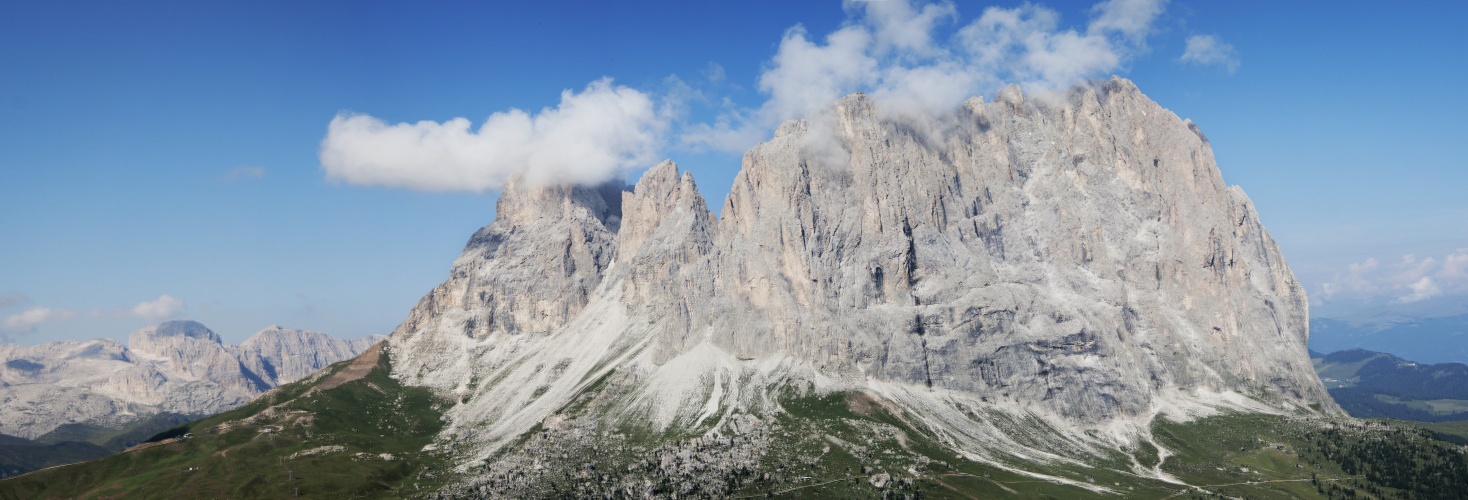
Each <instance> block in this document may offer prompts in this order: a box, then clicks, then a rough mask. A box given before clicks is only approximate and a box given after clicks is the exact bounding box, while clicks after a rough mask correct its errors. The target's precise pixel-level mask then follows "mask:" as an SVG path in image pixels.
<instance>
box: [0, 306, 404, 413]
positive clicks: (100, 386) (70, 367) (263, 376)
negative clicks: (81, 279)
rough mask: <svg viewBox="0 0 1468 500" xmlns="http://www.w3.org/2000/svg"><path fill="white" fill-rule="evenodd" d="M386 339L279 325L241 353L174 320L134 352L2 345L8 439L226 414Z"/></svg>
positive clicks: (131, 342) (102, 342) (66, 344)
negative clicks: (166, 416)
mask: <svg viewBox="0 0 1468 500" xmlns="http://www.w3.org/2000/svg"><path fill="white" fill-rule="evenodd" d="M382 339H383V337H382V336H380V335H373V336H370V337H366V338H362V339H355V340H343V339H337V338H333V337H330V336H327V335H326V334H323V333H321V332H312V331H306V330H295V329H290V328H282V327H279V326H272V327H270V328H267V329H265V330H262V331H261V332H259V333H257V334H255V335H254V336H252V337H250V338H249V339H248V340H246V341H245V342H244V343H242V344H240V345H238V346H235V345H230V344H225V343H223V341H222V340H221V339H220V337H219V335H218V334H216V333H214V331H212V330H210V329H209V328H207V327H205V326H204V325H202V324H200V323H198V322H194V321H170V322H167V323H162V324H159V325H154V326H150V327H147V328H143V329H141V330H138V331H136V332H133V333H132V335H131V336H129V338H128V343H127V344H126V345H124V344H123V343H122V342H118V341H116V340H112V339H99V340H92V341H87V342H77V341H62V342H50V343H46V344H40V345H35V346H20V345H15V344H0V363H3V364H0V402H3V405H0V434H8V435H12V436H19V437H24V438H34V437H37V436H41V435H43V434H45V433H47V432H50V431H51V430H53V429H55V428H56V427H58V426H61V425H63V424H71V423H87V424H92V425H99V426H103V427H120V426H123V425H126V424H127V423H128V422H130V421H134V420H137V419H139V418H145V417H147V416H149V415H153V414H156V413H159V412H171V413H179V414H185V415H203V414H212V413H218V412H220V411H224V410H228V409H230V408H234V407H236V406H239V405H241V404H244V403H246V402H248V401H249V400H250V399H251V398H253V397H255V396H258V395H259V394H260V393H262V392H264V391H266V390H269V389H271V388H273V387H275V386H277V385H280V384H285V383H289V382H292V381H295V380H296V379H299V378H301V377H304V376H306V375H309V374H311V373H312V372H315V371H316V370H319V369H321V368H324V367H326V366H327V365H329V364H331V363H335V362H337V361H341V360H343V359H348V358H351V357H353V356H356V355H357V354H358V353H361V352H362V351H364V350H366V349H367V348H368V347H371V346H372V344H375V343H377V342H379V341H381V340H382Z"/></svg>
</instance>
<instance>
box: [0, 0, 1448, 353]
mask: <svg viewBox="0 0 1468 500" xmlns="http://www.w3.org/2000/svg"><path fill="white" fill-rule="evenodd" d="M1121 3H1132V4H1138V5H1142V6H1144V7H1146V6H1151V7H1155V8H1156V10H1157V12H1154V13H1153V14H1150V15H1148V16H1145V21H1146V23H1145V24H1144V25H1142V26H1140V27H1134V28H1135V29H1131V30H1130V31H1124V30H1116V31H1110V32H1107V31H1104V30H1102V29H1101V27H1098V26H1100V25H1099V24H1098V21H1097V20H1098V19H1099V18H1101V17H1102V16H1104V15H1105V13H1106V12H1110V11H1107V10H1104V9H1098V8H1097V4H1096V3H1094V2H1057V1H1052V2H1038V3H1035V4H1033V5H1031V6H1029V7H1025V6H1024V5H1025V4H1021V3H1017V2H1000V3H970V2H962V3H953V4H937V5H936V6H934V7H932V8H933V9H937V10H934V11H932V12H936V13H937V14H939V15H938V16H937V20H936V21H933V22H932V23H931V26H930V27H931V30H930V31H927V34H928V35H929V36H930V37H931V40H930V44H929V46H927V48H929V49H931V48H934V47H937V48H938V49H942V50H947V49H946V48H951V47H952V46H953V45H954V44H956V43H958V42H956V40H958V39H959V38H960V34H961V33H960V32H961V31H962V30H963V28H964V27H965V26H969V25H970V24H971V23H973V22H975V20H976V19H979V18H980V17H983V16H985V14H986V9H987V8H989V7H995V8H997V9H1003V10H1001V11H995V12H996V13H1005V12H1010V13H1015V14H1016V15H1018V16H1019V19H1022V20H1028V21H1035V20H1036V19H1037V18H1038V17H1043V16H1044V11H1041V10H1037V9H1040V8H1043V9H1048V10H1050V11H1053V13H1054V14H1055V15H1056V16H1058V21H1057V24H1055V25H1054V26H1051V27H1043V26H1042V27H1041V28H1036V29H1039V31H1040V32H1042V33H1043V34H1046V35H1047V36H1050V35H1054V36H1056V37H1060V36H1061V35H1064V34H1065V33H1067V32H1069V33H1072V34H1075V35H1077V36H1081V37H1084V36H1089V35H1090V34H1092V33H1103V34H1104V35H1105V36H1103V37H1101V38H1092V39H1089V40H1092V41H1097V40H1102V41H1104V42H1105V43H1109V44H1110V45H1108V47H1109V48H1110V50H1111V55H1115V56H1117V61H1116V62H1115V63H1114V64H1110V65H1106V64H1101V65H1096V64H1090V65H1086V64H1079V65H1077V66H1075V67H1078V68H1081V70H1080V71H1081V73H1080V74H1081V75H1082V76H1085V77H1106V76H1109V75H1111V74H1118V75H1121V76H1123V77H1126V78H1130V79H1132V80H1133V81H1134V82H1136V83H1137V85H1138V86H1139V87H1140V88H1141V89H1142V91H1143V92H1144V93H1146V94H1147V95H1148V96H1150V97H1151V98H1152V99H1154V100H1156V101H1157V102H1159V103H1160V104H1161V105H1162V106H1164V107H1167V108H1169V109H1171V110H1173V111H1174V112H1176V113H1177V114H1178V115H1179V116H1182V117H1185V118H1190V119H1192V120H1193V121H1195V122H1197V123H1198V124H1199V125H1200V126H1201V127H1202V129H1203V131H1204V132H1205V133H1206V134H1207V135H1208V137H1209V139H1210V141H1211V143H1212V144H1213V147H1214V152H1215V154H1216V157H1217V159H1218V161H1219V165H1220V168H1221V169H1222V171H1223V175H1224V178H1225V180H1226V181H1227V182H1229V183H1230V184H1238V185H1241V186H1243V188H1244V189H1245V190H1246V191H1247V192H1248V193H1249V195H1250V196H1251V197H1252V198H1253V199H1254V201H1255V203H1256V205H1257V206H1258V209H1259V211H1260V213H1261V216H1262V218H1263V221H1264V223H1265V225H1266V227H1268V229H1269V230H1270V231H1271V233H1272V234H1273V235H1274V237H1275V238H1276V240H1278V241H1279V243H1280V245H1281V247H1282V248H1283V250H1284V252H1285V256H1286V258H1287V259H1288V260H1289V263H1290V264H1291V267H1292V268H1293V269H1294V270H1295V272H1296V274H1297V275H1298V276H1299V277H1300V278H1301V281H1302V282H1304V283H1305V285H1306V286H1307V290H1308V291H1309V293H1310V295H1311V296H1312V300H1313V301H1314V302H1315V306H1314V309H1315V311H1316V313H1317V314H1319V315H1344V314H1348V313H1350V312H1353V311H1356V312H1359V311H1363V310H1372V311H1376V310H1393V311H1406V312H1412V313H1417V314H1445V313H1447V312H1462V311H1463V308H1464V307H1465V306H1464V303H1465V300H1464V296H1465V295H1468V293H1465V292H1468V276H1465V275H1464V270H1465V269H1468V267H1463V264H1464V263H1468V250H1463V249H1468V196H1464V194H1463V191H1464V188H1465V187H1468V168H1465V167H1468V165H1465V161H1464V159H1463V158H1464V155H1463V154H1462V153H1461V146H1459V143H1461V142H1462V139H1461V137H1462V136H1464V133H1465V132H1468V126H1465V125H1464V124H1463V122H1462V121H1461V117H1463V116H1465V115H1468V97H1465V95H1468V94H1465V93H1464V92H1462V91H1461V86H1462V82H1464V81H1468V79H1465V76H1468V75H1465V73H1468V51H1465V50H1464V49H1463V47H1468V34H1465V30H1462V29H1461V27H1460V26H1457V25H1456V24H1458V23H1459V22H1461V20H1462V19H1464V18H1468V16H1465V14H1468V4H1464V3H1462V2H1435V3H1415V4H1405V5H1393V6H1391V7H1389V8H1388V7H1386V6H1383V5H1381V4H1379V3H1365V2H1359V3H1351V2H1345V3H1342V2H1328V3H1327V2H1320V3H1303V2H1293V3H1288V4H1286V5H1283V6H1281V5H1278V3H1277V2H1226V3H1225V2H1196V1H1183V0H1174V1H1171V2H1165V3H1160V4H1159V3H1157V2H1155V1H1151V0H1133V1H1130V2H1118V4H1121ZM420 4H422V3H419V4H409V3H406V2H403V3H390V2H278V3H271V2H248V3H245V2H240V3H225V2H204V3H200V2H187V3H186V2H178V3H156V2H153V3H150V2H139V3H130V4H121V3H116V2H66V1H62V2H5V3H3V4H0V319H3V320H4V323H3V324H0V334H3V335H4V340H7V341H11V342H19V343H24V344H34V343H39V342H45V341H51V340H60V339H85V338H95V337H116V338H121V337H125V336H126V335H127V333H129V332H131V331H132V330H134V329H136V328H140V327H142V326H145V325H147V324H150V323H151V322H155V321H159V320H162V319H168V318H187V319H195V320H198V321H201V322H203V323H205V324H206V325H209V326H210V327H212V328H213V329H215V330H216V331H218V332H219V333H220V334H221V335H223V336H224V337H225V339H226V340H229V341H234V342H238V341H240V340H243V339H244V338H245V337H247V336H248V335H250V334H252V333H253V332H255V331H257V330H259V329H261V328H264V327H266V326H268V325H270V324H282V325H285V326H290V327H296V328H307V329H316V330H322V331H325V332H327V333H330V334H333V335H338V336H345V337H355V336H361V335H367V334H373V333H384V334H385V333H387V332H388V331H390V330H391V329H392V328H393V327H394V326H396V324H397V323H398V322H399V321H401V320H402V318H403V317H405V316H406V313H407V311H408V309H409V308H410V307H412V305H413V304H414V303H415V302H416V301H417V300H418V298H419V297H421V296H422V295H423V294H424V293H425V292H427V291H428V290H429V289H431V288H432V287H433V286H434V285H436V284H437V283H438V282H440V281H442V280H443V279H444V278H445V277H446V276H447V271H448V266H449V264H450V263H451V262H452V260H453V259H454V257H455V256H456V255H457V254H458V252H459V250H460V249H461V248H462V245H463V243H464V242H465V241H466V240H467V239H468V237H469V235H470V234H472V233H473V231H474V230H475V229H477V228H478V227H480V226H483V225H485V224H488V223H489V222H490V221H492V220H493V216H494V200H495V197H496V192H495V190H494V186H495V181H494V180H493V179H492V178H490V177H486V179H489V180H486V181H484V182H483V183H480V184H477V185H476V186H478V187H479V188H482V190H481V191H478V192H474V191H451V190H450V191H445V190H443V189H442V185H441V184H432V183H427V184H422V183H420V184H413V183H411V182H407V181H404V180H403V179H402V178H390V179H388V180H381V179H380V178H379V180H377V181H371V180H363V179H366V177H361V176H359V175H358V176H355V177H354V175H357V174H351V172H357V173H361V172H364V170H363V169H364V168H366V167H364V166H363V165H360V164H358V163H352V161H351V160H350V155H348V158H349V159H348V160H343V162H344V163H343V168H345V169H347V170H343V171H344V172H349V174H348V175H345V176H341V175H338V176H332V177H330V178H329V175H328V173H329V172H328V171H327V170H326V169H324V168H323V162H322V160H323V156H320V155H321V153H322V151H323V150H322V147H323V139H324V138H327V137H328V134H329V133H332V134H338V133H339V134H340V136H342V137H346V135H347V132H345V131H343V130H329V128H328V127H329V125H330V124H331V123H332V122H333V119H334V118H336V117H338V116H339V115H340V116H343V117H350V116H360V117H362V119H363V120H367V119H368V118H369V117H370V119H372V120H377V121H380V122H381V123H382V124H383V126H388V127H390V126H392V125H393V124H398V123H401V122H409V123H415V122H419V121H421V120H428V121H431V122H433V123H432V124H429V126H433V127H440V126H441V125H440V124H442V123H443V122H445V121H448V120H451V119H453V118H456V117H463V118H466V119H468V120H469V121H470V122H471V123H472V127H473V128H474V129H477V128H478V127H479V126H480V124H482V123H484V122H485V120H486V117H489V116H491V115H492V114H494V113H502V112H506V111H507V110H510V109H520V110H525V112H526V113H527V116H528V117H530V118H534V117H535V116H538V114H539V113H540V111H541V110H543V109H546V108H552V110H553V111H554V110H555V109H557V107H558V106H562V100H563V94H562V93H563V91H569V95H570V96H571V97H578V96H581V97H588V98H589V97H594V96H600V95H603V94H602V93H597V92H596V91H594V90H592V89H591V87H589V86H592V85H594V82H598V81H601V80H602V79H604V78H610V79H611V81H610V82H604V85H605V89H606V90H607V91H608V92H612V91H616V90H617V89H625V92H624V93H623V94H619V95H622V96H624V97H625V96H629V95H634V94H635V96H643V97H645V98H646V99H647V100H648V103H650V104H649V106H650V107H648V108H647V109H650V110H651V111H652V112H653V114H650V115H645V116H642V117H641V118H638V119H642V120H644V122H639V123H644V124H647V125H648V129H647V130H648V131H649V133H650V134H651V135H647V136H646V137H641V138H638V139H637V141H640V142H636V147H635V148H633V149H629V150H625V151H624V150H618V151H617V152H618V155H614V156H613V157H611V159H609V160H608V163H607V164H606V165H605V166H604V167H605V169H610V170H605V171H607V172H615V173H618V174H621V175H627V176H629V178H632V179H635V178H636V176H637V175H638V174H639V173H640V171H639V169H640V168H645V167H646V166H651V165H652V164H653V163H656V161H657V160H661V159H663V158H671V159H673V160H674V161H677V162H678V163H679V165H680V166H681V167H683V168H685V169H688V170H690V171H692V172H693V173H694V176H695V177H696V178H697V179H698V181H699V184H700V188H701V189H702V190H703V191H704V193H705V196H706V197H707V198H709V199H710V200H712V201H711V203H712V204H714V205H715V206H714V208H715V209H717V208H718V205H719V204H721V200H722V199H723V196H724V194H725V193H726V192H727V189H728V187H729V185H730V183H731V182H732V179H733V176H734V174H735V172H737V170H738V167H739V157H740V155H739V154H738V153H737V152H734V151H737V149H735V148H734V147H732V146H729V145H728V144H722V143H720V144H715V143H713V142H709V141H705V142H699V141H696V140H693V139H692V138H694V137H695V136H696V135H697V134H695V133H696V132H698V131H699V130H713V129H701V128H699V127H700V126H701V125H711V124H717V123H719V121H720V119H721V117H722V118H723V119H724V120H726V123H732V124H733V125H734V126H733V127H731V129H730V130H729V132H731V133H733V132H739V133H742V134H743V135H740V134H733V135H732V136H731V137H734V138H732V139H729V140H728V141H725V142H728V143H729V144H735V145H737V144H739V140H738V139H739V138H740V137H744V138H747V137H752V136H755V135H751V134H756V135H757V134H759V133H765V132H767V130H766V129H767V127H768V123H767V122H768V121H769V120H773V119H778V117H779V116H781V113H782V112H788V108H789V107H788V106H786V107H781V106H780V105H776V104H771V103H773V102H776V101H780V102H785V101H781V100H780V99H778V98H777V97H778V95H782V94H780V92H782V90H781V89H782V88H784V87H780V86H771V85H764V86H762V84H761V82H762V81H769V80H770V77H769V75H771V74H775V73H778V71H777V70H779V69H781V68H793V67H794V66H795V64H794V63H789V64H782V63H780V62H778V61H777V60H776V58H777V55H779V54H784V53H785V52H783V50H785V49H788V48H789V47H790V46H789V44H788V42H790V36H791V35H790V33H791V32H789V31H787V30H790V29H791V28H792V27H794V26H797V25H799V26H802V27H803V30H804V31H803V33H804V35H802V36H803V38H802V39H803V40H804V41H806V42H808V43H809V45H810V46H812V47H815V48H817V49H820V48H829V46H828V45H827V43H828V42H829V40H828V39H827V38H826V37H827V35H828V34H831V33H833V32H835V31H837V30H839V29H842V28H843V26H845V27H851V26H858V27H860V26H871V27H872V29H871V30H870V31H872V32H873V33H876V32H877V31H878V30H877V29H876V28H875V26H877V25H876V24H872V23H875V21H873V19H876V18H877V17H878V16H877V15H876V14H872V12H875V11H874V10H869V9H868V7H869V6H867V5H865V4H852V5H849V6H847V8H843V6H842V5H841V4H840V3H838V2H749V1H741V2H645V3H639V4H635V5H634V4H629V3H621V2H618V3H613V2H520V3H515V4H510V5H478V4H469V5H451V4H448V3H435V4H434V5H420ZM926 5H929V4H923V3H919V4H917V5H915V6H914V7H913V9H914V10H913V12H918V13H921V12H924V11H922V9H923V8H924V6H926ZM1026 16H1028V17H1026ZM864 23H865V24H864ZM874 36H876V37H877V38H881V36H880V35H874ZM1199 36H1207V37H1213V38H1211V39H1209V40H1212V41H1214V42H1216V45H1215V47H1221V46H1222V45H1224V44H1226V45H1227V46H1229V47H1231V49H1230V50H1228V51H1225V52H1215V54H1219V55H1220V56H1221V58H1219V59H1216V60H1212V61H1211V62H1209V63H1207V64H1203V63H1200V62H1198V61H1197V60H1195V61H1193V62H1189V61H1184V60H1182V59H1181V58H1182V56H1183V54H1184V53H1185V51H1186V50H1187V48H1188V42H1189V40H1190V39H1195V38H1194V37H1199ZM1195 40H1198V39H1195ZM919 49H921V47H920V48H919ZM913 50H918V49H913ZM1012 55H1017V56H1023V55H1024V49H1022V48H1021V49H1016V53H1015V54H1012ZM882 57H885V58H887V59H892V58H893V57H897V58H901V57H902V54H901V53H900V51H899V52H898V55H897V56H892V55H890V54H888V55H887V56H881V57H878V59H879V61H878V63H879V64H888V63H891V61H889V60H883V59H882ZM912 60H916V59H903V60H901V61H898V62H896V63H892V64H897V65H899V66H900V65H901V64H907V63H904V62H902V61H908V63H911V61H912ZM1081 62H1085V61H1081ZM1091 62H1094V61H1091ZM1204 62H1208V61H1206V60H1205V61H1204ZM1230 63H1232V66H1233V71H1232V72H1230V71H1229V69H1230V66H1231V64H1230ZM911 64H925V63H922V62H918V63H911ZM975 68H977V69H978V70H979V71H980V74H978V77H977V79H976V80H975V83H973V84H972V85H971V86H972V87H973V90H974V92H973V93H974V94H979V95H985V96H992V95H993V90H994V89H995V88H997V85H999V84H1000V83H1003V82H1006V81H1014V80H1024V81H1025V83H1026V84H1027V85H1031V86H1035V87H1043V86H1045V85H1047V84H1053V83H1052V82H1049V81H1048V80H1046V79H1045V78H1040V77H1038V76H1036V75H1040V74H1042V73H1037V72H1035V71H1033V69H1034V68H1018V69H1016V67H1014V66H1012V65H1005V64H1003V63H996V64H992V65H988V66H984V65H977V66H975ZM1043 74H1050V73H1043ZM1055 74H1057V75H1060V76H1055V77H1053V78H1051V79H1052V80H1053V79H1059V78H1065V77H1067V76H1069V75H1070V74H1071V73H1066V72H1060V73H1055ZM670 76H672V77H675V78H672V79H670ZM886 84H887V83H886V82H885V81H875V80H873V81H867V82H865V83H863V82H857V83H852V84H849V85H846V86H838V87H836V88H839V89H841V90H842V91H846V90H853V89H854V90H868V91H870V90H873V89H871V88H864V87H865V86H876V87H880V86H882V85H886ZM594 94H595V95H594ZM606 95H610V94H606ZM635 96H634V97H635ZM670 103H678V104H680V105H677V106H672V105H670ZM777 104H778V103H777ZM561 109H562V111H565V112H564V113H561V114H559V115H556V116H573V117H574V116H579V115H575V114H574V113H571V112H569V111H566V110H569V109H570V107H569V106H564V107H563V108H561ZM782 110H785V111H782ZM344 113H345V114H344ZM552 114H554V113H552ZM506 116H508V115H506ZM546 116H550V115H546ZM741 117H742V119H740V118H741ZM762 117H763V118H762ZM567 120H570V119H569V118H568V119H567ZM510 121H513V120H510ZM364 123H365V122H364ZM527 123H528V122H527ZM535 126H536V127H539V128H537V129H536V130H541V129H545V128H547V127H548V126H541V125H539V124H536V125H535ZM740 126H743V128H742V129H741V128H739V127H740ZM364 133H366V132H364ZM538 133H539V132H537V134H538ZM547 136H548V137H550V138H549V139H545V141H542V142H546V143H548V144H553V143H554V134H549V133H548V134H547ZM736 136H737V137H736ZM361 137H365V138H366V139H373V140H376V139H381V138H382V137H384V136H380V135H372V134H370V133H367V135H363V136H361ZM536 137H539V135H537V136H536ZM607 140H608V141H618V142H617V143H618V144H622V143H625V142H627V141H628V140H630V139H627V138H625V137H620V136H619V137H610V138H608V139H607ZM746 140H747V139H746ZM547 141H548V142H547ZM376 143H378V144H379V145H381V144H388V145H391V144H392V143H391V142H390V141H385V140H379V141H376ZM353 144H358V143H353ZM369 145H370V144H369ZM383 147H386V146H383ZM407 151H409V152H414V151H420V150H419V149H409V150H407ZM533 153H534V151H529V152H527V153H526V154H527V155H529V156H524V157H525V158H532V159H533V158H536V156H535V154H533ZM506 158H508V159H505V158H501V160H503V161H505V162H508V161H512V160H517V159H519V158H522V157H521V156H511V157H506ZM530 161H535V160H530ZM359 163H360V162H359ZM639 165H640V166H639ZM353 169H355V170H353ZM568 175H570V174H568ZM393 179H397V180H393ZM434 186H439V187H434ZM1424 279H1425V280H1426V281H1425V282H1424V281H1423V280H1424Z"/></svg>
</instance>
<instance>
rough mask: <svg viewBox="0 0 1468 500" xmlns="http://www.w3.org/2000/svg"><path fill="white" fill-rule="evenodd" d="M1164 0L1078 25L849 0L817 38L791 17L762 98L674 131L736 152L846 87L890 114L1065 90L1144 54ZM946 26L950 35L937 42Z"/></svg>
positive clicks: (898, 0) (1134, 0)
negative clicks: (1013, 93)
mask: <svg viewBox="0 0 1468 500" xmlns="http://www.w3.org/2000/svg"><path fill="white" fill-rule="evenodd" d="M1166 3H1167V2H1166V0H1108V1H1105V2H1101V3H1098V4H1096V5H1095V6H1094V7H1093V8H1092V14H1093V15H1092V18H1091V19H1090V21H1089V23H1088V24H1087V25H1086V28H1085V30H1084V31H1077V30H1076V29H1074V28H1066V27H1062V25H1061V22H1060V15H1059V14H1058V13H1056V12H1055V11H1053V10H1050V9H1047V8H1045V7H1041V6H1037V5H1033V4H1025V5H1022V6H1019V7H1015V8H1012V9H1005V8H998V7H990V8H988V9H985V10H984V11H983V13H982V14H981V15H980V16H979V18H978V19H975V20H973V21H972V22H970V23H968V24H967V25H963V26H960V27H957V29H956V30H944V29H943V28H945V27H946V26H948V25H950V24H957V23H958V22H959V19H960V18H959V13H958V10H957V8H956V7H954V5H953V4H952V3H948V2H944V3H940V4H928V5H922V6H921V7H917V6H914V5H913V4H912V3H911V2H909V1H907V0H890V1H883V2H847V4H846V8H847V10H848V12H849V13H850V15H851V17H850V18H849V19H848V20H847V21H846V22H845V23H844V24H843V25H842V26H841V27H840V28H838V29H837V30H836V31H834V32H831V33H829V34H827V35H826V36H825V37H824V38H821V39H817V38H815V37H813V36H811V34H810V33H809V32H808V31H807V30H806V29H805V28H804V27H802V26H798V25H797V26H794V27H792V28H790V29H789V30H787V31H786V32H785V35H784V37H782V39H781V40H780V44H779V47H778V48H777V49H776V53H775V56H774V57H772V58H771V59H770V61H769V63H768V64H767V66H766V68H765V70H764V72H763V73H762V74H761V75H760V78H759V90H760V91H761V92H763V93H765V94H766V95H767V96H768V99H767V100H766V101H765V102H764V103H763V104H762V105H761V106H760V107H758V108H756V109H746V110H727V111H726V112H725V113H724V115H723V116H721V117H720V118H719V120H718V121H717V122H716V123H715V124H714V125H696V126H693V127H689V128H688V129H687V130H685V132H684V133H683V134H682V135H681V137H680V140H681V141H682V142H683V143H685V144H691V145H702V146H709V147H714V148H718V149H722V150H725V151H730V152H740V151H743V150H744V149H745V148H748V147H749V146H750V145H752V144H754V142H756V141H758V140H759V139H760V138H763V137H765V136H767V135H768V131H769V130H770V129H772V128H774V127H775V126H776V125H779V124H780V123H781V122H782V121H784V120H788V119H794V118H802V117H810V116H811V115H812V114H813V113H816V112H817V111H818V110H822V109H825V108H826V107H827V106H829V105H830V104H831V102H833V101H834V100H835V99H837V98H839V97H841V96H844V95H847V94H851V93H853V92H867V93H869V94H870V95H871V96H872V97H873V98H874V99H876V100H877V101H878V102H880V103H881V105H882V108H883V111H884V112H885V113H889V114H899V115H908V116H932V115H934V114H935V113H936V112H939V111H947V110H951V109H953V108H955V107H957V106H958V104H959V103H961V102H963V100H964V99H967V98H969V97H972V96H975V95H980V94H983V93H985V91H993V90H996V89H998V88H1000V87H1002V86H1003V85H1004V84H1006V83H1019V84H1020V85H1022V86H1023V87H1025V88H1026V89H1027V90H1029V91H1049V90H1057V89H1062V88H1065V87H1068V86H1070V85H1072V84H1075V83H1078V82H1080V81H1081V80H1083V79H1085V78H1091V77H1098V76H1105V74H1106V73H1107V72H1111V71H1116V70H1118V69H1120V68H1121V67H1122V66H1123V65H1124V64H1125V63H1126V62H1127V61H1128V60H1130V59H1131V58H1132V57H1134V56H1135V55H1137V54H1140V53H1142V52H1145V50H1146V44H1145V41H1146V37H1147V36H1148V35H1149V34H1150V33H1151V32H1152V31H1153V29H1152V26H1153V24H1154V22H1155V20H1156V18H1157V16H1158V15H1160V14H1161V13H1162V11H1163V9H1164V7H1165V5H1166ZM947 31H952V33H953V34H952V35H951V36H949V37H947V38H946V39H940V37H939V36H938V35H939V34H940V33H945V32H947ZM817 118H818V117H817Z"/></svg>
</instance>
